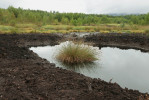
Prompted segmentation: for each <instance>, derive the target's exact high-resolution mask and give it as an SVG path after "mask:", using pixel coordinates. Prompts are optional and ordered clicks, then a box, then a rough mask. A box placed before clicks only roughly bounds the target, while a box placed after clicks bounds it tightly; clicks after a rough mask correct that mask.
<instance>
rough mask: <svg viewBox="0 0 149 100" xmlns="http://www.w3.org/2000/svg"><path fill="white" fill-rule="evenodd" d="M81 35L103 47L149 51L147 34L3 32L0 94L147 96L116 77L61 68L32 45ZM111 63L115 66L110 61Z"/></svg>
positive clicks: (132, 99)
mask: <svg viewBox="0 0 149 100" xmlns="http://www.w3.org/2000/svg"><path fill="white" fill-rule="evenodd" d="M68 38H69V39H68ZM80 38H81V39H83V40H84V41H85V42H92V43H93V45H94V46H97V47H101V50H102V49H104V48H102V47H105V46H110V47H114V46H116V47H120V48H123V49H124V48H125V49H126V48H135V49H139V50H142V51H146V52H148V51H149V44H148V43H149V37H148V36H146V35H144V34H114V33H113V34H94V35H87V36H83V37H77V36H75V35H73V36H69V35H60V34H9V35H8V34H1V35H0V65H1V66H0V67H1V70H0V76H1V77H0V79H1V81H0V84H1V86H0V93H1V96H0V98H1V99H18V100H19V99H32V100H36V99H44V100H45V99H52V100H55V99H64V100H65V99H66V100H68V99H70V100H73V99H76V100H78V99H79V100H95V99H97V100H98V99H99V100H137V99H139V98H144V96H145V95H146V94H144V93H140V92H139V91H137V90H132V89H130V90H129V89H128V88H121V87H120V86H119V85H118V84H117V83H115V82H114V80H115V78H114V79H113V82H112V81H110V82H106V81H107V80H105V81H103V79H102V78H101V79H102V80H101V79H92V78H90V77H86V76H87V75H86V76H84V75H82V74H83V73H81V74H79V73H75V72H74V71H71V70H66V69H61V68H58V67H55V64H53V63H52V62H51V61H50V63H49V62H48V61H47V60H45V59H42V58H40V57H39V56H38V55H37V54H35V53H34V52H32V51H30V50H29V49H28V48H30V47H36V46H46V45H57V44H59V42H61V41H66V40H70V39H80ZM106 49H113V48H106ZM110 52H111V50H110ZM137 52H138V51H137ZM139 52H140V51H139ZM131 54H132V53H131ZM112 60H113V59H111V61H112ZM107 67H112V66H108V65H107ZM133 67H135V66H133ZM104 73H105V72H104ZM105 74H106V73H105ZM138 75H139V74H138ZM94 78H99V77H94ZM108 80H109V79H108ZM123 80H126V79H123ZM111 82H112V83H111ZM141 92H143V91H141ZM141 95H142V97H140V96H141Z"/></svg>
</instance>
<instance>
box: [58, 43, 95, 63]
mask: <svg viewBox="0 0 149 100" xmlns="http://www.w3.org/2000/svg"><path fill="white" fill-rule="evenodd" d="M56 58H57V59H58V60H59V61H61V62H63V63H65V64H81V63H89V62H93V61H95V60H98V59H97V58H96V50H95V49H93V48H92V47H91V46H88V45H84V44H82V43H75V42H74V43H73V42H69V43H67V44H66V45H64V46H62V48H61V49H60V51H59V53H58V55H57V56H56Z"/></svg>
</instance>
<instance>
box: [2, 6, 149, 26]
mask: <svg viewBox="0 0 149 100" xmlns="http://www.w3.org/2000/svg"><path fill="white" fill-rule="evenodd" d="M18 23H24V24H25V23H33V24H37V25H47V24H48V25H49V24H50V25H59V24H60V25H61V24H62V25H75V26H91V25H92V26H93V25H100V24H122V25H123V24H136V25H149V13H148V14H141V15H123V16H110V15H101V14H83V13H59V12H55V11H51V12H47V11H41V10H30V9H22V8H14V7H13V6H10V7H8V8H7V9H2V8H0V24H1V25H3V24H4V25H15V24H18Z"/></svg>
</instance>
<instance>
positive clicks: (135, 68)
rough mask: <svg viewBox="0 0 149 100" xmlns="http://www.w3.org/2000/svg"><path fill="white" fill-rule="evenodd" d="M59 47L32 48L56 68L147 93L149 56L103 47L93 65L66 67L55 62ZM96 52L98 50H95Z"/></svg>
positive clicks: (132, 51)
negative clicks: (110, 81)
mask: <svg viewBox="0 0 149 100" xmlns="http://www.w3.org/2000/svg"><path fill="white" fill-rule="evenodd" d="M59 47H61V46H60V45H57V46H45V47H32V48H30V50H33V51H34V52H35V53H37V54H38V55H39V56H40V57H42V58H45V59H47V60H48V61H50V62H51V63H55V64H56V66H59V67H62V68H65V69H68V70H73V71H75V72H78V73H81V74H84V75H86V76H89V77H92V78H100V79H103V80H105V81H107V82H109V80H110V79H112V82H117V83H118V84H120V86H122V87H123V88H124V87H128V88H130V89H137V90H140V91H141V92H149V85H148V84H149V79H148V75H149V62H148V59H149V54H148V53H143V52H141V51H139V50H133V49H129V50H121V49H119V48H110V47H105V48H104V47H103V48H101V54H100V55H98V57H99V59H100V60H97V61H95V62H93V63H88V64H81V65H73V66H68V65H64V64H62V63H61V62H59V61H57V60H56V58H55V55H56V54H57V51H58V49H59ZM97 50H98V49H97Z"/></svg>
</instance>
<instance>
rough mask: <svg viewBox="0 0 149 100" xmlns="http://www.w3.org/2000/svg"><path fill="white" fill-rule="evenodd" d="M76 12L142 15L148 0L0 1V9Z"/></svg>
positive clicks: (148, 2) (147, 7)
mask: <svg viewBox="0 0 149 100" xmlns="http://www.w3.org/2000/svg"><path fill="white" fill-rule="evenodd" d="M9 6H14V7H16V8H18V7H21V8H24V9H33V10H37V9H38V10H44V11H59V12H73V13H74V12H78V13H86V14H123V13H125V14H144V13H148V12H149V0H0V8H8V7H9Z"/></svg>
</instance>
